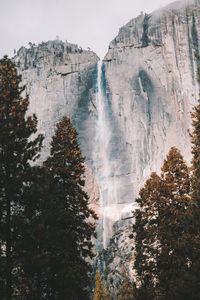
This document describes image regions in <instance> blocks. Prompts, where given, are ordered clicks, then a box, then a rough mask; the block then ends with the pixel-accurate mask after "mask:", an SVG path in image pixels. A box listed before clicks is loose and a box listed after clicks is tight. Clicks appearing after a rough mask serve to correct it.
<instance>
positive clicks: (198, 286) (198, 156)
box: [188, 103, 200, 299]
mask: <svg viewBox="0 0 200 300" xmlns="http://www.w3.org/2000/svg"><path fill="white" fill-rule="evenodd" d="M192 126H193V131H192V134H191V142H192V155H193V158H192V178H191V186H192V192H191V194H192V204H193V210H192V215H191V226H190V228H191V231H190V236H191V243H190V248H189V251H190V254H191V260H190V261H191V274H190V276H189V278H188V282H190V285H191V291H192V292H191V295H190V296H191V299H196V298H195V297H197V298H200V281H199V278H200V103H199V104H198V105H197V106H196V107H195V108H194V111H193V112H192Z"/></svg>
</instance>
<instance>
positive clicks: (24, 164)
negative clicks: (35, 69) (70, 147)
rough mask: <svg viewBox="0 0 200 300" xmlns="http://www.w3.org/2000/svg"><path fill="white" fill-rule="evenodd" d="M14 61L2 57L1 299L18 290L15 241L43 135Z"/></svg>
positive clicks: (0, 172) (17, 263)
mask: <svg viewBox="0 0 200 300" xmlns="http://www.w3.org/2000/svg"><path fill="white" fill-rule="evenodd" d="M24 89H25V87H23V86H22V85H21V77H20V76H19V75H18V74H17V70H16V67H15V65H14V63H13V62H12V61H11V60H10V59H8V58H7V57H4V58H3V59H1V60H0V251H1V252H0V271H1V274H0V286H1V295H3V296H2V299H4V298H6V299H7V300H11V299H12V296H13V293H14V292H15V291H16V290H17V288H16V287H15V286H14V285H15V284H16V280H17V276H16V277H15V276H14V273H17V271H18V269H20V268H19V264H20V263H19V261H20V258H19V256H18V253H17V252H16V251H15V250H16V245H17V243H18V240H19V238H20V235H19V232H20V230H21V229H20V226H21V223H22V219H23V211H24V201H25V199H24V190H25V189H27V188H28V187H29V186H30V185H31V182H32V176H31V172H32V171H31V170H32V168H31V166H30V162H31V161H34V160H36V159H37V157H38V155H39V154H38V153H39V151H40V147H41V143H42V136H41V135H39V136H38V137H36V138H31V139H30V137H31V136H32V134H34V133H36V130H37V118H36V116H35V115H33V116H28V117H26V113H27V109H28V104H29V100H28V97H22V92H23V91H24Z"/></svg>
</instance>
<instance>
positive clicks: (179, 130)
mask: <svg viewBox="0 0 200 300" xmlns="http://www.w3.org/2000/svg"><path fill="white" fill-rule="evenodd" d="M191 2H193V4H190V5H184V3H188V1H187V2H185V1H182V2H181V3H180V2H176V3H175V4H172V5H169V6H167V7H166V8H164V9H162V10H158V11H156V12H154V13H152V14H150V15H145V14H141V15H140V16H139V17H137V18H136V19H133V20H131V21H130V22H129V23H128V24H127V25H125V26H124V27H122V28H121V29H120V30H119V34H118V36H117V37H116V38H115V39H114V40H113V41H112V42H111V43H110V46H109V51H108V53H107V54H106V56H105V59H104V63H105V74H106V81H107V94H108V97H109V99H110V102H111V103H112V112H113V119H114V122H115V123H116V124H117V131H118V139H120V144H121V149H122V153H125V155H124V160H123V161H121V163H120V165H121V173H123V174H126V173H127V174H130V175H129V182H130V186H131V187H132V190H133V191H134V197H135V196H136V195H137V193H138V189H139V188H140V187H141V185H142V183H143V182H144V180H145V179H146V178H147V177H148V176H149V174H150V172H151V171H159V170H160V166H161V163H162V160H163V158H164V157H165V155H166V153H167V152H168V151H169V148H170V147H171V146H173V145H174V146H177V147H178V148H180V149H181V151H182V153H183V155H184V157H185V158H186V159H187V160H188V161H189V160H190V157H191V155H190V143H189V132H188V129H189V127H190V112H191V110H192V107H193V105H194V103H195V101H196V99H198V93H199V87H198V84H197V71H198V62H197V57H198V55H199V37H200V36H199V35H200V5H199V4H198V2H197V1H195V2H194V1H191ZM123 178H125V176H124V177H123ZM127 185H128V179H127ZM130 189H131V188H130ZM130 189H126V195H125V197H122V199H121V200H122V202H123V201H124V202H125V201H127V202H129V201H130V200H129V199H130V198H132V197H130V196H129V195H131V194H129V190H130Z"/></svg>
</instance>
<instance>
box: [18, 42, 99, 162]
mask: <svg viewBox="0 0 200 300" xmlns="http://www.w3.org/2000/svg"><path fill="white" fill-rule="evenodd" d="M14 60H15V62H16V65H17V66H18V69H19V72H20V73H21V74H22V79H23V83H24V84H25V85H26V92H27V93H28V94H29V96H30V106H29V111H30V113H36V115H37V117H38V130H39V132H42V133H43V134H44V135H45V144H44V148H43V151H42V160H43V159H44V158H45V157H46V156H47V155H48V154H49V144H50V141H51V137H52V135H53V133H54V130H55V124H56V123H57V122H58V121H59V120H60V119H61V118H62V117H63V116H65V115H67V116H68V117H70V118H71V119H72V122H73V124H74V125H75V126H76V128H77V130H78V132H79V140H80V143H81V144H82V146H83V148H84V153H85V154H86V155H87V157H89V156H90V154H89V153H90V149H91V148H92V146H89V141H90V139H89V137H90V136H92V134H93V133H92V132H91V131H92V128H93V127H94V126H91V125H92V124H91V123H90V120H89V121H88V116H89V115H90V112H91V111H92V110H93V107H92V104H91V103H92V97H93V96H94V92H95V87H96V73H97V71H96V65H97V61H98V60H99V58H98V56H97V55H96V54H95V53H94V52H92V51H84V50H82V49H81V48H79V47H78V46H77V45H73V44H70V43H68V42H65V43H64V42H62V41H59V40H57V41H49V42H46V43H41V44H39V45H38V46H35V45H34V44H30V48H29V49H26V48H24V47H22V48H20V49H19V51H18V52H17V55H16V56H15V58H14Z"/></svg>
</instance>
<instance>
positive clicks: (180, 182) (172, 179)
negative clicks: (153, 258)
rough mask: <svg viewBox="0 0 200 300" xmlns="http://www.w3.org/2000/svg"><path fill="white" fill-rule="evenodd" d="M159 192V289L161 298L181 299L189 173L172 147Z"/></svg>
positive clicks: (184, 282)
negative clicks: (163, 296)
mask: <svg viewBox="0 0 200 300" xmlns="http://www.w3.org/2000/svg"><path fill="white" fill-rule="evenodd" d="M161 178H162V182H163V185H162V188H163V189H162V196H161V198H160V206H159V223H158V230H159V233H158V237H159V242H160V253H159V256H158V258H157V268H158V279H159V290H160V291H161V293H163V294H164V295H165V299H177V300H178V299H184V298H183V297H184V296H183V290H184V293H185V295H186V293H188V292H189V286H188V285H187V280H186V277H185V274H188V272H189V266H188V262H189V251H188V250H189V249H188V246H189V244H190V234H189V225H190V224H189V220H190V216H191V207H192V206H191V204H192V202H191V197H190V177H189V170H188V167H187V165H186V163H185V161H184V159H183V157H182V155H181V153H180V151H179V150H178V149H176V148H175V147H172V148H171V150H170V151H169V154H168V155H167V157H166V159H165V160H164V164H163V167H162V172H161Z"/></svg>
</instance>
